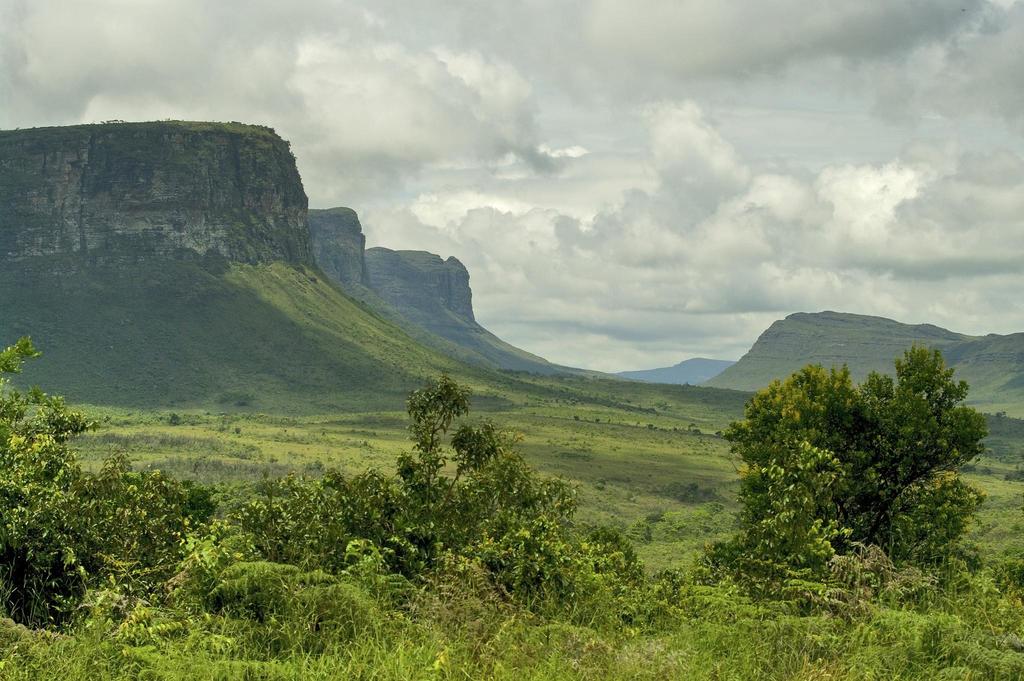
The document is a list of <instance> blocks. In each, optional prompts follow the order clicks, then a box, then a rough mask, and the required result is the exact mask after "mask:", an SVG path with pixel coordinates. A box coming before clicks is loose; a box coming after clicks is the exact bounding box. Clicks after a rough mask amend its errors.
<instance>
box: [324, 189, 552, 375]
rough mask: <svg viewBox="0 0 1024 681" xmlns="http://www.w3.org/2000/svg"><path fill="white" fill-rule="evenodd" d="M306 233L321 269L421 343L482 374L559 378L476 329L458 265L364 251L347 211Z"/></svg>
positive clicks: (328, 215) (330, 214)
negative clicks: (482, 369) (492, 370)
mask: <svg viewBox="0 0 1024 681" xmlns="http://www.w3.org/2000/svg"><path fill="white" fill-rule="evenodd" d="M309 228H310V235H311V238H312V243H313V254H314V255H315V257H316V261H317V264H318V265H319V267H320V269H322V270H323V271H324V273H325V274H326V275H327V276H329V277H330V278H331V279H333V280H334V281H336V282H338V283H339V284H341V285H342V287H343V288H344V289H345V290H346V291H347V292H348V293H349V295H351V296H352V297H354V298H358V299H359V300H361V301H363V302H364V303H365V304H367V305H369V306H370V307H371V308H372V309H374V310H375V311H376V312H377V314H379V315H381V316H383V317H385V318H387V319H389V320H391V321H393V322H395V323H397V324H398V325H399V326H401V327H402V328H403V329H405V331H406V332H407V333H409V334H410V335H412V336H413V337H414V338H416V339H417V340H418V341H420V342H421V343H424V344H426V345H428V346H430V347H432V348H435V349H437V350H440V351H442V352H444V353H446V354H448V355H450V356H453V357H456V358H458V359H460V360H463V361H465V362H470V363H473V364H478V365H483V366H490V367H497V368H501V369H513V370H517V371H531V372H536V373H545V374H551V373H558V372H561V371H564V370H565V369H564V368H563V367H557V366H554V365H552V364H550V363H548V362H547V361H546V360H544V359H543V358H541V357H537V356H536V355H531V354H530V353H528V352H524V351H523V350H520V349H519V348H516V347H513V346H511V345H509V344H508V343H506V342H504V341H503V340H501V339H500V338H498V337H497V336H495V335H494V334H492V333H491V332H489V331H488V330H487V329H485V328H483V327H482V326H480V325H479V324H478V323H477V322H476V317H475V315H474V314H473V293H472V291H471V290H470V287H469V272H468V271H467V270H466V268H465V266H464V265H463V264H462V263H461V262H459V260H458V259H457V258H454V257H451V258H448V259H447V260H444V259H442V258H441V257H440V256H437V255H434V254H433V253H427V252H424V251H393V250H390V249H387V248H371V249H369V250H364V249H365V244H366V239H365V237H364V236H363V231H362V226H361V225H360V223H359V218H358V217H357V216H356V214H355V212H354V211H353V210H351V209H349V208H330V209H328V210H311V211H309Z"/></svg>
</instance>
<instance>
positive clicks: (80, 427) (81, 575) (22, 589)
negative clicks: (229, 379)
mask: <svg viewBox="0 0 1024 681" xmlns="http://www.w3.org/2000/svg"><path fill="white" fill-rule="evenodd" d="M38 356H39V353H38V352H37V351H36V350H35V348H34V347H33V345H32V343H31V342H30V341H29V340H28V339H27V338H26V339H22V340H20V341H19V342H18V343H17V344H16V345H14V346H12V347H10V348H7V349H5V350H4V351H3V352H0V611H6V613H7V614H8V615H9V616H11V617H13V618H15V619H16V620H18V621H19V622H25V623H28V624H32V625H43V624H51V623H59V622H61V621H63V620H65V619H66V618H67V617H68V616H69V615H70V614H71V613H72V612H74V610H75V608H76V607H77V606H78V604H79V602H80V601H81V599H82V597H83V596H84V594H85V591H86V589H87V588H88V587H90V586H94V585H97V584H99V583H101V582H103V581H104V580H107V581H114V582H116V583H117V584H118V586H119V588H120V589H122V590H123V591H125V592H134V593H143V592H146V591H148V590H149V589H151V588H152V587H153V586H154V585H155V584H159V583H161V582H162V581H163V580H165V579H167V577H169V576H170V574H172V573H173V571H174V569H175V564H176V562H177V561H178V560H180V558H181V554H180V544H181V541H182V539H183V537H184V536H185V533H186V531H187V530H188V528H189V526H190V524H191V523H193V522H194V521H195V520H196V517H195V516H194V513H193V510H194V509H195V503H194V502H195V498H194V494H193V491H195V490H196V488H195V487H193V486H188V485H183V484H181V483H178V482H176V481H174V480H171V479H169V478H167V477H166V476H164V475H162V474H161V473H159V472H154V473H146V474H143V473H134V472H132V471H130V470H129V468H128V464H127V462H126V461H125V460H124V459H123V457H117V456H113V457H111V458H109V459H108V460H107V462H106V463H105V465H104V467H103V469H102V470H101V471H100V472H99V473H98V474H95V475H93V474H88V473H85V472H83V471H82V470H81V468H80V467H79V465H78V462H77V459H76V456H75V453H74V451H73V450H72V449H71V447H70V444H69V443H70V441H71V440H72V439H73V438H74V437H75V436H77V435H81V434H82V433H84V432H86V431H87V430H89V429H90V428H92V427H93V424H92V422H90V421H89V420H88V419H87V418H86V417H85V416H84V415H83V414H81V413H80V412H77V411H73V410H70V409H68V408H67V407H66V405H65V404H64V401H63V400H62V399H61V398H59V397H51V396H48V395H45V394H44V393H42V392H41V391H39V390H37V389H34V390H31V391H28V392H21V391H18V390H14V389H12V388H11V386H10V382H9V379H7V378H5V377H3V375H2V374H12V373H17V372H19V371H20V370H21V366H22V363H23V362H24V361H25V360H28V359H33V358H35V357H38Z"/></svg>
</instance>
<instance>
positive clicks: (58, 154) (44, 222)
mask: <svg viewBox="0 0 1024 681" xmlns="http://www.w3.org/2000/svg"><path fill="white" fill-rule="evenodd" d="M0 197H3V201H2V202H0V261H3V262H12V261H25V260H30V259H34V258H39V257H41V256H45V257H48V258H49V262H50V263H51V264H56V263H64V264H65V265H66V266H71V265H75V264H81V263H83V262H88V261H96V260H98V259H105V260H111V259H144V258H149V257H154V256H159V257H170V258H179V259H180V258H193V257H195V256H202V255H206V254H217V255H220V256H222V257H224V258H227V259H228V260H233V261H237V262H247V263H257V262H271V261H276V260H281V261H285V262H290V263H303V264H310V265H312V264H313V259H312V255H311V253H310V244H309V231H308V229H307V227H306V208H307V199H306V194H305V192H304V191H303V188H302V181H301V179H300V178H299V173H298V170H296V167H295V158H294V157H293V156H292V153H291V150H290V148H289V146H288V143H287V142H285V141H284V140H282V139H281V138H280V137H278V136H277V135H276V134H275V133H274V131H273V130H271V129H270V128H265V127H259V126H251V125H241V124H211V123H190V122H182V121H166V122H158V123H114V124H102V125H77V126H70V127H57V128H36V129H30V130H9V131H2V132H0Z"/></svg>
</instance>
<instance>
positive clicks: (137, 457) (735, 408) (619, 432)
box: [78, 378, 1024, 571]
mask: <svg viewBox="0 0 1024 681" xmlns="http://www.w3.org/2000/svg"><path fill="white" fill-rule="evenodd" d="M534 380H536V381H537V382H538V384H539V386H541V387H543V388H546V389H547V390H550V391H551V396H549V397H529V398H526V399H524V401H523V402H522V403H520V404H514V405H510V404H508V403H505V402H498V401H496V400H493V399H492V400H488V399H487V398H486V397H484V399H481V400H478V403H479V404H480V407H479V408H475V409H474V414H473V418H472V419H470V420H471V421H475V420H478V419H484V418H486V419H491V420H493V421H495V422H496V423H497V424H499V425H501V426H503V427H505V428H509V429H512V430H514V431H517V432H519V433H521V434H522V436H523V440H522V442H521V444H520V450H521V452H522V454H523V455H524V457H525V458H526V460H527V461H529V462H530V463H531V464H532V465H534V466H535V467H536V468H537V469H538V470H540V471H542V472H543V473H544V474H546V475H550V476H555V477H560V478H563V479H565V480H568V481H570V482H571V483H572V484H573V485H574V486H575V487H576V488H577V489H578V493H579V500H580V504H581V519H582V520H584V521H585V522H589V523H593V524H595V525H598V524H599V525H611V526H614V527H618V528H620V529H622V530H624V531H626V532H627V534H628V535H629V536H630V537H631V539H633V541H634V542H635V544H636V548H637V551H638V553H639V554H640V556H641V557H642V558H643V559H644V561H645V563H646V564H647V567H648V569H649V570H651V571H656V570H659V569H664V568H669V567H686V566H688V565H689V563H690V562H691V561H692V560H693V558H694V557H695V556H697V555H698V553H699V552H700V550H702V549H703V547H704V545H705V544H706V543H707V542H712V541H715V540H718V539H721V538H723V537H725V536H727V535H728V534H729V533H730V532H732V531H733V529H734V522H733V517H732V516H733V514H734V513H735V511H736V509H737V505H736V499H735V496H736V488H737V480H738V476H737V466H738V465H739V462H738V461H737V459H736V458H735V457H734V456H733V455H731V454H730V452H729V445H728V443H727V442H726V441H725V440H723V439H722V438H721V437H720V436H719V435H718V434H716V433H720V432H721V431H722V430H723V429H724V428H725V427H726V426H727V425H728V424H729V423H730V422H731V421H733V420H736V419H738V418H740V417H741V416H742V406H743V402H744V401H745V399H746V397H747V395H746V394H745V393H736V392H732V391H724V390H716V389H711V388H695V387H683V386H660V385H650V386H649V385H644V384H633V383H629V384H624V383H620V382H613V381H604V380H593V379H579V378H570V379H564V380H561V381H560V380H559V379H551V378H536V379H534ZM563 384H564V387H562V389H561V390H559V386H560V385H563ZM620 388H621V389H622V390H620ZM563 390H564V391H567V392H562V391H563ZM615 393H619V397H620V399H621V400H622V402H618V403H616V402H613V401H612V400H611V399H610V396H611V395H612V394H615ZM559 394H561V395H565V396H563V397H556V396H555V395H559ZM84 409H85V410H86V411H87V412H88V413H90V414H93V415H95V416H97V417H98V419H99V421H100V424H101V425H100V428H99V429H98V430H97V431H96V432H95V433H92V434H89V435H86V436H84V437H83V438H82V439H81V440H80V441H79V442H78V447H79V448H80V450H81V453H82V456H83V460H84V461H85V462H86V465H87V466H92V467H97V466H98V465H99V463H100V462H101V461H102V459H103V458H104V457H105V456H107V455H109V454H110V453H111V452H112V451H123V452H124V453H126V454H127V455H128V456H129V457H130V458H131V460H132V461H133V464H134V465H135V466H136V467H137V468H139V469H143V470H153V469H159V470H162V471H165V472H167V473H170V474H172V475H174V476H175V477H179V478H183V479H193V480H197V481H202V482H207V483H220V484H223V485H225V486H227V487H231V486H233V485H235V484H236V483H245V482H252V481H256V480H259V479H261V478H262V477H263V476H265V475H269V476H282V475H286V474H288V473H292V472H295V473H298V474H301V475H305V476H311V477H315V476H318V475H321V474H322V473H323V471H324V470H325V469H328V468H336V469H339V470H342V471H345V472H346V473H357V472H361V471H364V470H367V469H371V468H376V469H380V470H384V471H392V470H393V469H394V463H395V460H396V458H397V456H398V455H399V454H400V453H401V452H403V451H408V450H409V448H410V443H409V436H408V431H407V427H406V426H407V417H406V414H405V413H404V412H403V411H397V410H395V411H380V412H366V413H359V412H354V413H353V412H348V413H335V414H331V415H294V416H282V415H272V414H264V413H257V412H254V411H252V410H246V409H243V408H237V407H236V408H235V409H234V410H232V411H230V412H226V411H225V412H211V411H207V410H179V411H166V410H164V411H149V410H141V411H140V410H126V409H123V408H109V407H90V406H85V407H84ZM989 422H990V429H991V433H992V434H991V435H990V437H989V440H988V445H989V452H988V453H987V454H986V455H985V456H983V457H981V458H979V459H978V460H977V461H975V462H974V463H973V464H971V465H970V466H969V467H968V469H967V470H966V473H967V478H968V479H969V480H970V481H971V482H972V483H974V484H976V485H977V486H979V487H980V488H981V489H983V490H984V491H985V492H986V494H987V499H986V501H985V504H984V506H983V508H982V511H981V513H980V515H979V517H978V522H977V523H976V526H975V528H974V530H973V532H972V539H973V540H974V541H976V542H977V543H978V544H979V546H980V547H981V548H982V550H983V553H984V554H986V555H1000V554H1004V553H1008V552H1010V553H1012V552H1015V551H1017V550H1024V534H1022V533H1021V530H1022V529H1024V516H1022V514H1021V506H1022V499H1024V472H1022V467H1024V421H1021V420H1018V419H1014V418H1009V417H991V418H990V419H989Z"/></svg>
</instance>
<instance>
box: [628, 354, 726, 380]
mask: <svg viewBox="0 0 1024 681" xmlns="http://www.w3.org/2000/svg"><path fill="white" fill-rule="evenodd" d="M733 364H735V362H733V361H730V360H724V359H705V358H704V357H694V358H693V359H687V360H683V361H682V362H680V363H679V364H676V365H675V366H670V367H665V368H662V369H643V370H640V371H620V372H619V373H618V374H616V375H617V376H622V377H623V378H628V379H631V380H634V381H644V382H647V383H675V384H680V385H682V384H686V383H688V384H690V385H700V384H701V383H704V382H706V381H709V380H711V379H712V378H714V377H715V376H717V375H718V374H720V373H722V372H723V371H725V370H726V369H728V368H729V367H731V366H732V365H733Z"/></svg>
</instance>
